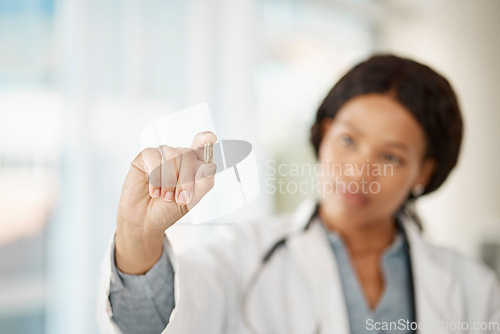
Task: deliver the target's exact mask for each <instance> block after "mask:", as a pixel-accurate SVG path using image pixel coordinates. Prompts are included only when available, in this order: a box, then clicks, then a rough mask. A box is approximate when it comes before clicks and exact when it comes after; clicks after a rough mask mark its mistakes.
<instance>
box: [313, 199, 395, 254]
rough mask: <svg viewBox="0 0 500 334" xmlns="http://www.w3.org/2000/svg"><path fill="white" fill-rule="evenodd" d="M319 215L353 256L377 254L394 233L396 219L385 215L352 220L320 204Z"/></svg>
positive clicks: (386, 244) (391, 238) (389, 242)
mask: <svg viewBox="0 0 500 334" xmlns="http://www.w3.org/2000/svg"><path fill="white" fill-rule="evenodd" d="M318 215H319V217H320V218H321V220H322V221H323V222H324V224H325V225H326V227H327V228H328V229H329V230H330V231H335V232H337V233H338V234H339V235H340V236H341V237H342V240H343V241H344V243H345V244H346V246H347V248H348V249H349V251H350V252H351V254H352V255H354V256H363V255H370V254H378V253H380V252H382V251H383V250H384V249H385V248H386V247H387V246H389V245H390V244H391V243H392V242H393V240H394V237H395V235H396V230H397V226H396V220H395V219H394V217H392V216H391V217H385V218H382V219H378V220H371V221H365V222H353V221H349V220H347V219H345V218H342V217H334V216H333V215H332V214H329V213H328V212H326V210H324V208H323V206H320V208H319V212H318Z"/></svg>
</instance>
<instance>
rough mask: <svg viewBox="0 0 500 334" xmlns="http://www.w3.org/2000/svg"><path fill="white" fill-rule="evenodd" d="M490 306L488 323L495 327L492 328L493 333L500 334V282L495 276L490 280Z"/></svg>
mask: <svg viewBox="0 0 500 334" xmlns="http://www.w3.org/2000/svg"><path fill="white" fill-rule="evenodd" d="M488 304H489V305H488V310H489V311H488V312H489V314H488V316H487V318H488V322H489V323H491V324H492V326H494V328H491V333H492V334H500V282H499V280H498V278H497V277H496V276H494V275H491V277H490V280H489V302H488ZM495 326H496V327H495Z"/></svg>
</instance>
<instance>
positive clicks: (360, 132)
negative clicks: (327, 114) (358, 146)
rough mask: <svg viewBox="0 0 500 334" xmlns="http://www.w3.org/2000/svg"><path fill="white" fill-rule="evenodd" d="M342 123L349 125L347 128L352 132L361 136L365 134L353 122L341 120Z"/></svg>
mask: <svg viewBox="0 0 500 334" xmlns="http://www.w3.org/2000/svg"><path fill="white" fill-rule="evenodd" d="M340 122H341V123H344V124H345V125H347V127H349V128H351V130H353V131H354V132H357V133H359V134H363V131H361V130H360V129H359V128H358V127H357V126H355V125H354V124H352V123H351V122H348V121H345V120H341V121H340Z"/></svg>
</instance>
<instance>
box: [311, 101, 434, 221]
mask: <svg viewBox="0 0 500 334" xmlns="http://www.w3.org/2000/svg"><path fill="white" fill-rule="evenodd" d="M321 130H322V141H321V145H320V147H319V160H320V163H321V164H322V167H323V172H322V176H321V180H320V181H321V189H322V194H321V195H322V196H321V205H322V207H323V210H325V212H327V213H328V215H329V216H330V217H332V218H334V219H335V218H339V219H349V221H351V222H353V223H354V222H356V223H362V224H366V223H371V222H378V221H380V220H383V219H388V218H390V217H391V216H392V215H393V214H394V213H395V212H396V211H397V210H398V209H399V208H400V207H401V206H402V205H403V203H404V202H405V200H406V198H407V197H408V195H409V193H410V191H411V189H412V188H413V187H414V186H415V185H417V184H422V185H424V186H425V185H426V184H427V182H428V180H429V179H430V177H431V176H432V171H433V168H434V162H433V161H432V160H430V159H425V153H426V137H425V134H424V131H423V129H422V127H421V126H420V124H419V123H418V121H417V120H416V119H415V118H414V117H413V115H412V114H411V113H410V111H408V110H407V109H406V108H405V107H404V106H403V105H402V104H400V103H399V102H398V101H397V100H395V99H394V98H393V97H391V96H390V95H389V94H367V95H361V96H357V97H355V98H352V99H351V100H349V101H348V102H347V103H346V104H344V105H343V106H342V108H341V109H340V110H339V111H338V113H337V115H336V116H335V118H334V119H326V120H324V121H323V123H322V124H321Z"/></svg>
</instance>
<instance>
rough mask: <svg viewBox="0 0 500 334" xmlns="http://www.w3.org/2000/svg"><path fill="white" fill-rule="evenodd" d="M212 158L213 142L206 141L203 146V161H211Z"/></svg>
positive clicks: (207, 162)
mask: <svg viewBox="0 0 500 334" xmlns="http://www.w3.org/2000/svg"><path fill="white" fill-rule="evenodd" d="M213 158H214V144H212V143H210V142H206V143H205V146H204V147H203V161H204V162H205V163H206V164H209V163H211V162H212V160H213Z"/></svg>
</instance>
